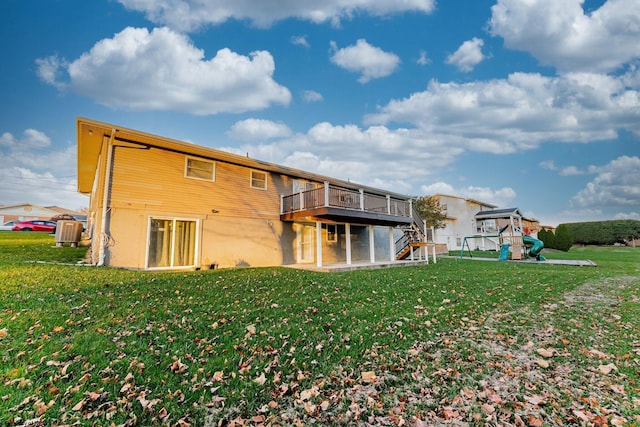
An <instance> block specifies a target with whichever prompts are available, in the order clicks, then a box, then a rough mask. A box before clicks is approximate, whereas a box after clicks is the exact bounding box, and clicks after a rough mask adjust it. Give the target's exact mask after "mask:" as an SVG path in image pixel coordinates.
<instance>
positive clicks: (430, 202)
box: [413, 196, 447, 228]
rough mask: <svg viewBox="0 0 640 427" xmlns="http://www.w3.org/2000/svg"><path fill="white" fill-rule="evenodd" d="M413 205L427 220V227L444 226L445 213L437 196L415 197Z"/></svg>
mask: <svg viewBox="0 0 640 427" xmlns="http://www.w3.org/2000/svg"><path fill="white" fill-rule="evenodd" d="M413 207H414V209H415V210H416V211H417V212H418V213H419V214H420V216H421V217H422V219H424V220H425V221H427V227H434V228H444V226H445V220H446V219H447V213H446V212H445V210H444V208H443V207H442V205H440V201H438V199H437V198H435V197H433V196H426V197H415V198H414V199H413Z"/></svg>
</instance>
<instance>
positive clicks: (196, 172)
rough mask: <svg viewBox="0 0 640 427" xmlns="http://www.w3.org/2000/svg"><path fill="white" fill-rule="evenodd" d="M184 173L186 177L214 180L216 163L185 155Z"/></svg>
mask: <svg viewBox="0 0 640 427" xmlns="http://www.w3.org/2000/svg"><path fill="white" fill-rule="evenodd" d="M184 175H185V176H186V177H188V178H195V179H204V180H206V181H215V180H216V164H215V162H212V161H210V160H202V159H196V158H193V157H187V162H186V164H185V171H184Z"/></svg>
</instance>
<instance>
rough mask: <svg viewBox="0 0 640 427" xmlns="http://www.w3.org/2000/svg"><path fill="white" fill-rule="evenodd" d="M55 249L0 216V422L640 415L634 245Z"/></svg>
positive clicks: (475, 420)
mask: <svg viewBox="0 0 640 427" xmlns="http://www.w3.org/2000/svg"><path fill="white" fill-rule="evenodd" d="M53 246H54V242H53V237H52V236H50V235H44V234H39V233H15V232H0V357H1V358H2V363H1V364H0V425H10V426H11V425H51V426H60V425H97V426H109V425H116V426H117V425H124V426H129V425H139V426H152V425H172V426H173V425H183V426H186V425H193V426H200V425H218V424H219V423H220V424H224V425H234V424H235V425H242V424H248V425H257V424H260V423H264V424H272V425H294V424H301V425H302V424H305V425H308V424H313V423H319V424H322V425H327V424H330V425H335V424H338V425H340V424H342V425H349V424H357V423H362V424H365V423H369V424H372V425H380V424H387V425H401V424H406V425H414V426H422V425H434V424H438V423H452V424H454V425H460V423H463V424H464V423H467V424H471V425H484V424H486V425H522V426H524V425H605V424H606V425H614V426H617V425H640V383H639V378H640V248H637V249H636V248H580V249H572V250H571V251H570V252H569V253H568V254H565V253H554V254H551V255H549V256H548V258H552V257H553V258H570V259H591V260H593V261H595V262H597V263H598V267H597V268H591V267H571V266H553V265H535V264H533V265H532V264H518V263H499V262H483V261H469V260H464V259H462V260H461V259H457V258H449V259H440V260H438V263H437V264H435V265H434V264H431V265H428V266H421V267H410V268H392V269H383V270H370V271H356V272H348V273H315V272H309V271H299V270H293V269H286V268H262V269H230V270H209V271H194V272H182V273H150V272H134V271H125V270H118V269H110V268H104V267H101V268H96V267H87V266H81V265H79V264H77V261H79V260H80V259H81V258H82V256H83V255H84V251H85V249H83V248H68V247H65V248H54V247H53ZM38 423H40V424H38ZM456 423H458V424H456Z"/></svg>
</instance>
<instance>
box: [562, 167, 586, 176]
mask: <svg viewBox="0 0 640 427" xmlns="http://www.w3.org/2000/svg"><path fill="white" fill-rule="evenodd" d="M559 173H560V176H574V175H584V173H585V172H584V171H583V170H581V169H578V168H577V167H576V166H567V167H564V168H562V169H560V172H559Z"/></svg>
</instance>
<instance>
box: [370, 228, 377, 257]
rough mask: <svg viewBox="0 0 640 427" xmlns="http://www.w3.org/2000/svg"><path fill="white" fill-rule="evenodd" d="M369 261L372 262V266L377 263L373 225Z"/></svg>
mask: <svg viewBox="0 0 640 427" xmlns="http://www.w3.org/2000/svg"><path fill="white" fill-rule="evenodd" d="M369 261H371V264H374V263H375V262H376V246H375V242H374V241H373V225H370V226H369Z"/></svg>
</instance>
